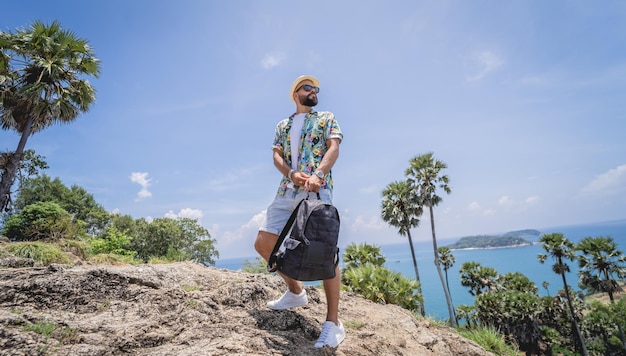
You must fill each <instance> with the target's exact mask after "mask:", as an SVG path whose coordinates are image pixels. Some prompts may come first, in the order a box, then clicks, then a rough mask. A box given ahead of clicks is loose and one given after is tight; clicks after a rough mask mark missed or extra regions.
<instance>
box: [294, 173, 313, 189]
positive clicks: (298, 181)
mask: <svg viewBox="0 0 626 356" xmlns="http://www.w3.org/2000/svg"><path fill="white" fill-rule="evenodd" d="M309 178H311V176H310V175H308V174H306V173H303V172H293V173H292V174H291V181H292V182H293V184H294V185H296V186H298V187H304V186H305V183H306V182H307V181H308V180H309Z"/></svg>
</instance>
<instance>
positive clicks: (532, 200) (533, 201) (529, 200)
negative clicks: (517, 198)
mask: <svg viewBox="0 0 626 356" xmlns="http://www.w3.org/2000/svg"><path fill="white" fill-rule="evenodd" d="M524 201H525V202H526V204H528V205H534V204H536V203H537V202H539V196H537V195H533V196H531V197H528V198H526V200H524Z"/></svg>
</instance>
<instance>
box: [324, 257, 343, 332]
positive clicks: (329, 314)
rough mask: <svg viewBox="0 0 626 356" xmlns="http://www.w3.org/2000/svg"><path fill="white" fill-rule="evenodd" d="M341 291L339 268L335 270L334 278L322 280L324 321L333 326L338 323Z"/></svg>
mask: <svg viewBox="0 0 626 356" xmlns="http://www.w3.org/2000/svg"><path fill="white" fill-rule="evenodd" d="M340 289H341V275H340V274H339V266H337V267H336V269H335V278H333V279H325V280H324V292H325V293H326V320H327V321H332V322H333V323H335V324H338V323H339V291H340Z"/></svg>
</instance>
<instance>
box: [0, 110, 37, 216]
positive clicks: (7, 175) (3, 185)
mask: <svg viewBox="0 0 626 356" xmlns="http://www.w3.org/2000/svg"><path fill="white" fill-rule="evenodd" d="M33 121H34V120H33V118H32V117H29V118H28V119H27V120H26V124H25V125H24V130H23V131H22V137H20V142H19V143H18V144H17V149H15V152H14V153H13V155H12V156H11V158H10V159H9V162H7V165H6V167H4V172H3V173H2V180H1V181H0V212H2V211H5V210H6V209H7V208H8V207H9V202H10V200H11V187H12V186H13V182H15V174H16V172H17V168H18V167H19V165H20V161H21V160H22V154H24V147H26V141H28V137H29V136H30V133H31V130H32V127H33Z"/></svg>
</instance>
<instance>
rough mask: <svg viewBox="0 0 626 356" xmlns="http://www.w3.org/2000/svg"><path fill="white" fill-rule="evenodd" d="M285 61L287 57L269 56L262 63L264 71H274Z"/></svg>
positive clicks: (280, 55) (279, 55)
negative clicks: (273, 69)
mask: <svg viewBox="0 0 626 356" xmlns="http://www.w3.org/2000/svg"><path fill="white" fill-rule="evenodd" d="M284 59H285V56H284V55H282V54H280V53H278V54H276V53H274V54H267V55H265V57H264V58H263V60H262V61H261V66H262V67H263V68H264V69H272V68H274V67H277V66H278V65H280V63H282V62H283V60H284Z"/></svg>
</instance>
